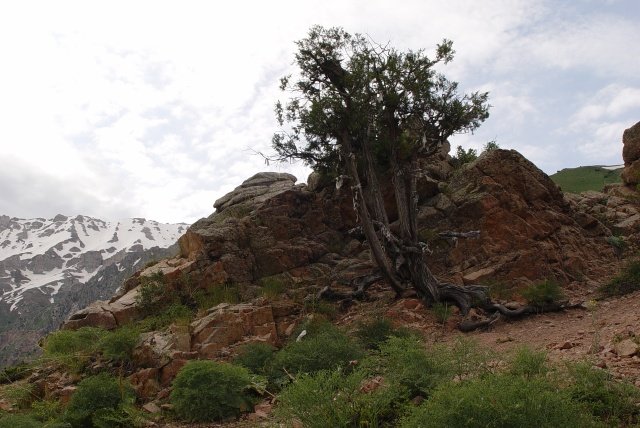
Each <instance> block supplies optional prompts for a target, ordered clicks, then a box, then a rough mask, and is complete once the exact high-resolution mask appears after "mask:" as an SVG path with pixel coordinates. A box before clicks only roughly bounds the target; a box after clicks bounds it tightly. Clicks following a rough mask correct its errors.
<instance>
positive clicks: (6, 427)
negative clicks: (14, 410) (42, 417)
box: [0, 415, 42, 428]
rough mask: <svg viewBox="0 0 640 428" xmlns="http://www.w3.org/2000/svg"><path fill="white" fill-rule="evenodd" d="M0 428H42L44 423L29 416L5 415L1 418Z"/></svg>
mask: <svg viewBox="0 0 640 428" xmlns="http://www.w3.org/2000/svg"><path fill="white" fill-rule="evenodd" d="M0 428H42V423H41V422H38V421H37V420H35V419H34V418H33V417H31V416H29V415H4V416H2V417H0Z"/></svg>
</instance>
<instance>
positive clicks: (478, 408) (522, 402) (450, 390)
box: [401, 374, 597, 428]
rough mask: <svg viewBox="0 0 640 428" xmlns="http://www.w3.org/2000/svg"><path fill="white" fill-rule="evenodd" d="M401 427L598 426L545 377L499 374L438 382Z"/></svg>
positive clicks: (581, 408) (524, 427) (534, 427)
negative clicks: (427, 398) (529, 377)
mask: <svg viewBox="0 0 640 428" xmlns="http://www.w3.org/2000/svg"><path fill="white" fill-rule="evenodd" d="M401 426H402V427H403V428H413V427H424V426H433V427H478V428H484V427H522V428H526V427H532V428H540V427H567V428H568V427H576V428H578V427H588V426H597V424H596V422H595V420H594V419H593V418H592V417H590V415H588V414H585V412H584V409H583V407H582V406H581V405H579V404H578V403H575V402H573V401H572V400H571V398H570V397H569V396H568V394H566V393H564V392H562V391H559V390H557V389H556V388H554V387H553V386H552V385H551V384H549V383H548V382H546V381H545V380H543V379H538V378H536V379H526V378H524V377H521V376H511V375H504V374H503V375H494V376H487V377H480V378H475V379H472V380H469V381H463V382H449V383H445V384H443V385H441V386H440V387H438V388H437V389H436V390H435V391H434V393H433V396H432V397H431V398H430V399H429V400H428V401H426V402H425V403H424V404H423V405H421V406H420V407H418V408H417V409H415V410H414V411H413V412H412V413H411V415H409V416H408V417H407V418H405V419H404V420H403V421H402V424H401Z"/></svg>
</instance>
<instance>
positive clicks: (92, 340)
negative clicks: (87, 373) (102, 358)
mask: <svg viewBox="0 0 640 428" xmlns="http://www.w3.org/2000/svg"><path fill="white" fill-rule="evenodd" d="M107 334H108V332H107V331H106V330H104V329H102V328H97V327H82V328H80V329H78V330H58V331H56V332H53V333H51V334H49V336H47V338H46V339H45V342H44V356H45V358H47V359H50V360H54V361H57V362H59V363H61V364H63V365H65V366H66V367H67V368H68V369H69V370H71V371H74V372H78V371H81V370H82V368H83V367H84V365H85V364H86V362H87V361H88V359H89V357H91V356H92V355H94V354H95V353H96V352H97V351H98V349H99V348H98V344H99V343H100V341H101V340H102V339H103V338H104V337H105V336H106V335H107Z"/></svg>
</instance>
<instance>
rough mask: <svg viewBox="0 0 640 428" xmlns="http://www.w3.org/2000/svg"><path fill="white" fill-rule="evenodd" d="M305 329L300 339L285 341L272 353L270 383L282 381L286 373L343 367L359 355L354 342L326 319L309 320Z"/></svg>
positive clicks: (357, 346) (360, 351)
mask: <svg viewBox="0 0 640 428" xmlns="http://www.w3.org/2000/svg"><path fill="white" fill-rule="evenodd" d="M306 332H307V334H306V335H305V336H304V337H303V338H301V340H299V341H298V340H294V341H292V342H289V343H288V344H287V345H286V346H285V347H284V348H282V349H281V350H280V351H279V352H278V353H276V355H275V357H274V359H273V364H272V371H271V373H270V378H271V381H272V382H275V383H276V384H282V383H284V382H286V380H287V379H288V376H289V375H296V374H302V373H315V372H318V371H320V370H334V369H336V368H339V367H342V368H346V367H347V366H348V365H349V362H350V361H354V360H359V359H360V358H361V357H362V355H363V351H362V349H361V348H360V346H359V345H358V344H357V343H354V341H353V340H352V339H351V338H349V337H348V336H347V335H346V334H345V333H343V332H342V331H341V330H339V329H338V328H337V327H335V326H333V325H331V324H330V323H328V322H313V323H309V324H307V327H306ZM294 337H298V336H297V335H294Z"/></svg>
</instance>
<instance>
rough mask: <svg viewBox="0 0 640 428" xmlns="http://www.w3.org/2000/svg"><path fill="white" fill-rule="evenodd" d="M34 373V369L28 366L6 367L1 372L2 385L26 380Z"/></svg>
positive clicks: (0, 380)
mask: <svg viewBox="0 0 640 428" xmlns="http://www.w3.org/2000/svg"><path fill="white" fill-rule="evenodd" d="M32 372H33V367H31V366H30V365H28V364H24V363H23V364H17V365H15V366H9V367H5V368H3V369H2V370H0V385H2V384H3V383H12V382H15V381H17V380H21V379H24V378H25V377H27V376H29V375H30V374H31V373H32Z"/></svg>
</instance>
